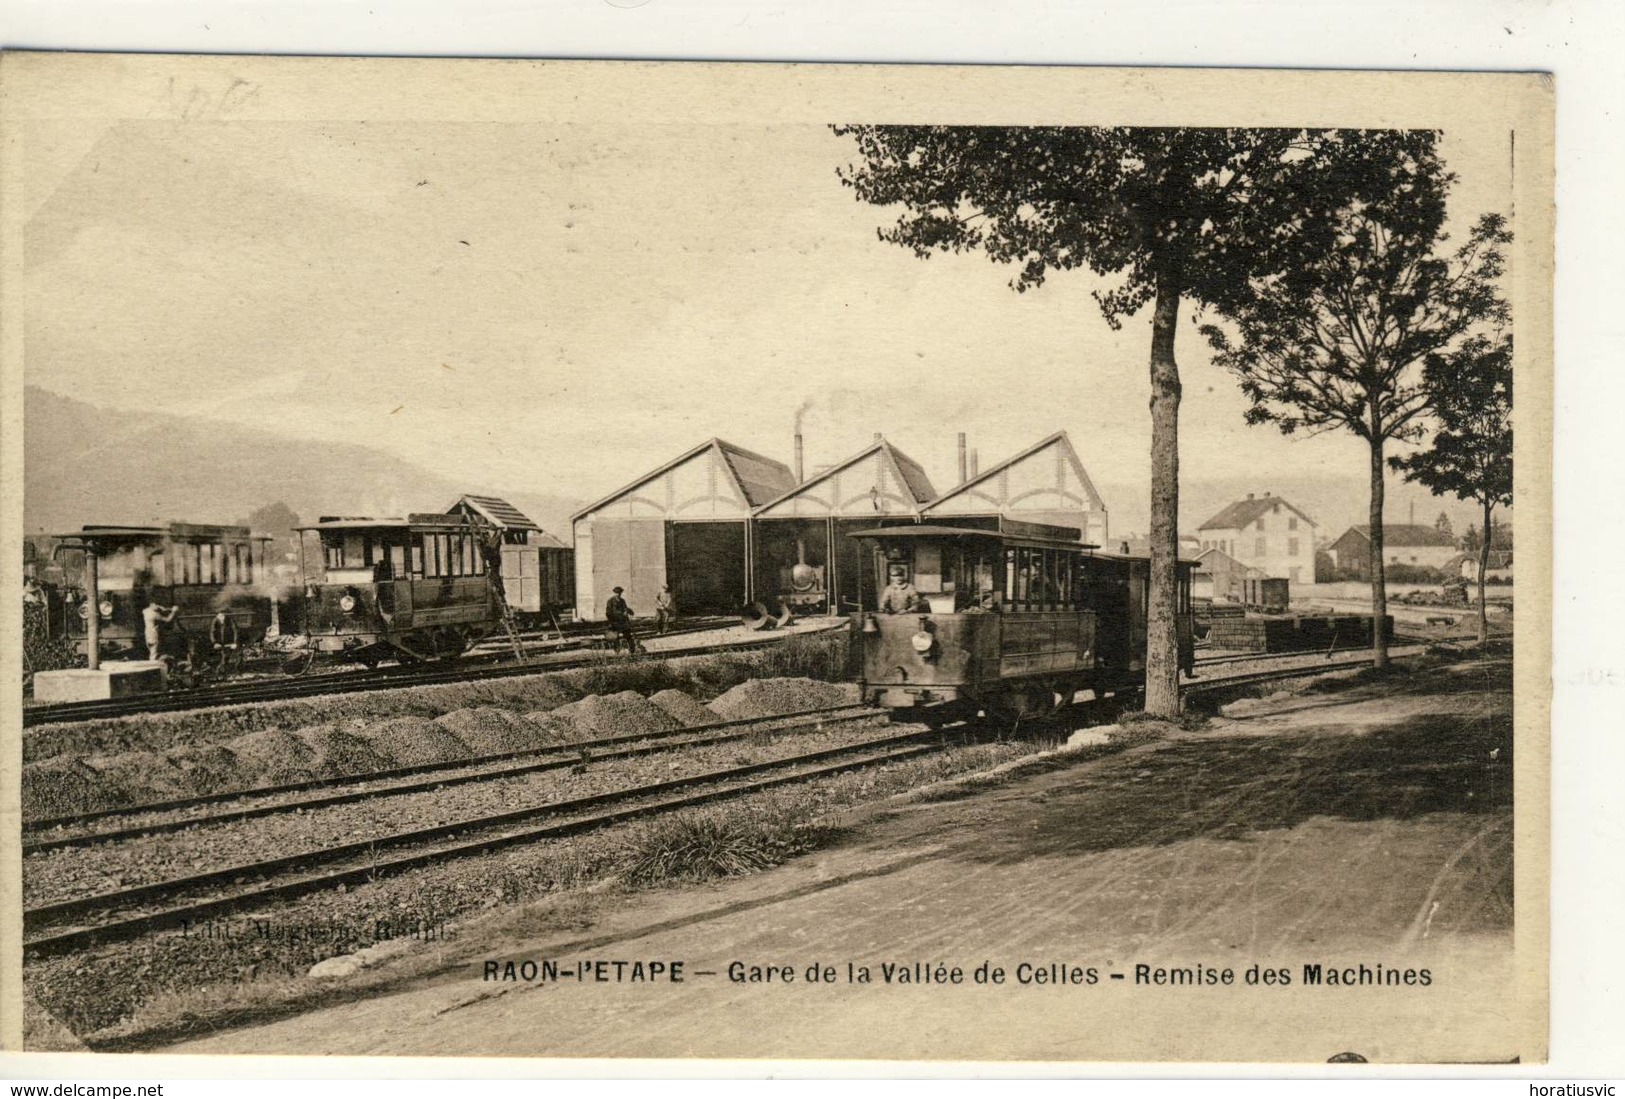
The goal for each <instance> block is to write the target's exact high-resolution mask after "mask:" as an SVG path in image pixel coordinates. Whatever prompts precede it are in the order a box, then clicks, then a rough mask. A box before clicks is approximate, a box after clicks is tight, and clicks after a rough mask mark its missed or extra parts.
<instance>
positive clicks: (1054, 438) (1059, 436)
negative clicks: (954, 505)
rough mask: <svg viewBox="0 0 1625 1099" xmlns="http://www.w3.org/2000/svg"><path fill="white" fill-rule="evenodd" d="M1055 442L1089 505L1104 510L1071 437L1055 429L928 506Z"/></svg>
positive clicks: (975, 484) (953, 495)
mask: <svg viewBox="0 0 1625 1099" xmlns="http://www.w3.org/2000/svg"><path fill="white" fill-rule="evenodd" d="M1056 442H1059V443H1060V444H1061V447H1062V452H1063V453H1064V454H1065V455H1066V460H1067V461H1068V462H1069V463H1070V464H1071V466H1072V471H1073V472H1074V473H1076V474H1077V476H1078V480H1079V482H1081V483H1082V485H1083V490H1084V492H1085V493H1087V494H1088V496H1089V506H1090V507H1091V508H1092V509H1094V510H1097V511H1105V510H1106V501H1105V500H1103V499H1102V498H1101V495H1100V492H1099V491H1098V490H1097V489H1096V488H1095V483H1094V482H1093V481H1091V480H1090V479H1089V474H1088V472H1087V471H1085V470H1084V468H1083V462H1082V461H1081V460H1080V459H1079V458H1078V451H1077V448H1076V447H1074V446H1073V445H1072V439H1071V437H1070V436H1069V435H1067V433H1066V432H1065V431H1057V432H1054V433H1053V434H1050V435H1046V436H1044V437H1043V438H1042V439H1040V440H1038V442H1036V443H1034V444H1033V445H1032V446H1030V447H1028V448H1027V449H1026V450H1023V451H1022V452H1021V453H1019V454H1016V455H1013V456H1011V457H1009V458H1006V459H1005V460H1004V461H1002V462H999V463H998V464H997V465H991V466H988V467H987V468H986V469H984V470H982V471H981V472H980V473H978V474H977V475H976V476H974V477H972V478H971V479H970V480H968V481H966V482H964V483H963V484H958V485H955V486H954V487H953V488H951V489H949V490H948V491H947V492H944V493H943V494H942V495H941V496H938V497H937V498H936V499H935V500H932V501H931V505H930V506H931V507H935V506H936V505H938V504H940V503H942V502H943V501H944V500H951V499H953V498H954V497H955V496H958V495H959V494H960V493H962V492H967V491H969V490H970V489H972V488H974V487H975V486H977V485H980V484H983V483H985V482H986V481H988V480H990V479H992V478H994V477H997V476H998V475H999V474H1001V473H1003V472H1004V471H1005V470H1007V469H1009V468H1010V467H1011V466H1014V465H1019V464H1021V463H1022V462H1024V461H1026V460H1027V459H1028V458H1031V457H1032V456H1033V455H1034V454H1037V453H1038V452H1039V451H1041V450H1043V449H1044V448H1045V447H1047V446H1050V445H1051V444H1053V443H1056Z"/></svg>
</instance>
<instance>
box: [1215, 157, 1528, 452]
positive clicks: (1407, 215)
mask: <svg viewBox="0 0 1625 1099" xmlns="http://www.w3.org/2000/svg"><path fill="white" fill-rule="evenodd" d="M1448 182H1449V177H1448V176H1443V175H1441V176H1439V177H1437V178H1436V179H1434V180H1432V181H1422V182H1421V183H1420V185H1419V186H1418V187H1415V188H1408V189H1402V190H1400V191H1397V192H1396V193H1395V194H1394V195H1392V196H1389V197H1388V198H1387V199H1385V200H1383V201H1380V202H1377V203H1361V204H1359V205H1356V206H1351V207H1350V208H1349V209H1348V210H1346V211H1344V213H1343V216H1342V218H1341V219H1340V222H1341V223H1340V225H1339V228H1338V231H1337V235H1336V239H1335V241H1334V243H1333V246H1332V247H1331V248H1329V249H1328V250H1327V251H1326V252H1325V253H1324V254H1323V256H1322V257H1321V258H1320V259H1319V260H1318V261H1317V262H1313V263H1309V264H1306V265H1304V266H1302V267H1300V268H1298V269H1295V270H1290V271H1286V272H1283V273H1280V274H1277V275H1271V276H1267V277H1265V278H1260V279H1254V280H1252V283H1251V285H1250V287H1249V292H1248V293H1247V294H1246V295H1245V296H1244V297H1243V298H1241V299H1240V300H1239V304H1237V305H1227V306H1225V307H1224V308H1223V312H1224V313H1225V315H1226V319H1227V320H1228V321H1229V322H1230V324H1231V325H1232V326H1233V328H1234V331H1235V335H1234V336H1232V334H1231V332H1230V331H1229V330H1227V328H1226V327H1225V326H1222V325H1219V324H1207V325H1204V326H1203V328H1202V332H1203V334H1204V335H1205V336H1206V337H1207V338H1208V341H1209V343H1210V344H1211V345H1212V347H1213V350H1214V353H1215V356H1214V357H1215V361H1216V362H1218V363H1219V364H1220V365H1222V366H1224V367H1227V368H1228V369H1230V370H1231V371H1233V372H1234V373H1235V374H1236V375H1237V376H1238V377H1239V378H1240V380H1241V387H1242V391H1243V392H1244V393H1245V394H1246V395H1247V397H1248V398H1249V399H1250V400H1251V401H1252V407H1251V408H1250V409H1248V412H1247V418H1248V421H1249V422H1251V423H1266V422H1274V423H1276V424H1278V425H1279V426H1280V428H1281V430H1282V431H1283V432H1287V433H1289V434H1290V433H1292V432H1295V431H1298V430H1300V429H1305V430H1308V431H1311V432H1318V431H1322V430H1327V429H1331V428H1342V429H1345V430H1348V431H1352V432H1354V433H1355V434H1356V435H1358V436H1360V437H1361V438H1362V439H1365V440H1367V441H1368V442H1370V441H1387V440H1390V439H1394V440H1412V439H1416V438H1420V436H1421V434H1422V427H1421V425H1420V424H1419V423H1418V422H1417V419H1418V417H1420V416H1421V415H1422V414H1423V412H1424V411H1425V410H1426V409H1427V406H1428V399H1429V393H1428V388H1427V386H1426V385H1425V384H1424V383H1423V380H1422V377H1421V375H1420V371H1419V369H1418V368H1419V367H1420V365H1421V364H1422V363H1423V362H1424V361H1425V360H1426V359H1427V358H1428V357H1429V356H1433V355H1438V354H1441V353H1443V352H1445V351H1446V350H1447V349H1449V348H1450V347H1451V346H1452V345H1453V344H1455V343H1456V342H1457V341H1458V340H1460V339H1462V338H1463V336H1464V335H1465V334H1466V333H1468V332H1469V331H1470V330H1471V329H1474V328H1476V327H1479V326H1482V325H1485V324H1494V325H1498V324H1504V323H1506V321H1507V320H1508V319H1509V314H1508V311H1507V306H1506V303H1505V301H1503V300H1502V298H1501V296H1500V294H1499V293H1498V291H1497V286H1496V283H1497V280H1498V279H1499V278H1500V276H1501V272H1502V268H1503V266H1504V253H1503V249H1504V247H1505V246H1506V245H1507V244H1508V243H1510V242H1511V240H1512V235H1511V233H1510V232H1508V231H1507V228H1506V223H1505V219H1503V218H1502V217H1501V216H1500V215H1498V214H1486V215H1485V216H1484V217H1482V218H1480V219H1479V221H1478V223H1477V224H1476V225H1475V226H1474V227H1473V230H1472V233H1471V234H1470V236H1469V238H1468V240H1467V242H1466V243H1465V244H1463V245H1462V246H1461V247H1460V248H1459V249H1457V250H1456V252H1455V254H1454V255H1453V256H1450V257H1445V256H1441V255H1440V254H1439V253H1438V251H1437V249H1438V247H1439V246H1440V245H1442V244H1444V243H1445V241H1446V240H1447V239H1448V238H1447V237H1446V235H1445V233H1444V229H1443V222H1444V201H1443V197H1444V191H1445V189H1446V187H1447V186H1448ZM1424 188H1425V190H1424ZM1428 191H1431V192H1432V193H1426V192H1428Z"/></svg>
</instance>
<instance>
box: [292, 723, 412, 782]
mask: <svg viewBox="0 0 1625 1099" xmlns="http://www.w3.org/2000/svg"><path fill="white" fill-rule="evenodd" d="M293 735H294V736H295V737H297V738H298V739H299V740H301V741H303V742H304V743H305V744H308V745H309V746H310V750H311V751H312V752H314V753H315V758H314V759H313V760H312V761H311V769H312V770H314V771H315V772H316V774H317V776H318V777H321V778H333V777H335V776H338V775H360V774H366V773H367V772H368V771H382V770H383V769H384V768H386V767H388V766H390V765H391V763H392V762H393V761H392V760H391V759H390V758H389V757H387V756H384V755H382V754H380V753H379V751H378V749H377V748H376V747H374V746H373V744H372V743H371V742H370V741H368V740H366V739H364V738H362V737H359V736H357V735H355V734H354V733H352V732H348V731H346V729H345V727H344V726H342V725H309V726H306V727H305V728H303V729H300V730H299V731H298V732H296V733H294V734H293Z"/></svg>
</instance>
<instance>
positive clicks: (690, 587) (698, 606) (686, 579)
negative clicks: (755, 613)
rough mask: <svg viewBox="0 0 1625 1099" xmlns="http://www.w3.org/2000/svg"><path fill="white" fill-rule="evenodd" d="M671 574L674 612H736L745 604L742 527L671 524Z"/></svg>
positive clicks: (739, 524) (717, 524) (711, 524)
mask: <svg viewBox="0 0 1625 1099" xmlns="http://www.w3.org/2000/svg"><path fill="white" fill-rule="evenodd" d="M671 575H672V594H673V595H675V596H676V597H677V613H679V614H736V613H738V611H739V608H740V607H742V606H743V605H744V603H745V524H744V523H673V524H672V528H671Z"/></svg>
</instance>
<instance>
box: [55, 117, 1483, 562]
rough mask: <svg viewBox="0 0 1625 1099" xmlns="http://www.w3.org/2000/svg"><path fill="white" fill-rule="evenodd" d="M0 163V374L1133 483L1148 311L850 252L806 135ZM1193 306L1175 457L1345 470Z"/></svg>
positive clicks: (223, 401)
mask: <svg viewBox="0 0 1625 1099" xmlns="http://www.w3.org/2000/svg"><path fill="white" fill-rule="evenodd" d="M1492 140H1493V135H1485V134H1482V133H1480V134H1478V135H1476V136H1474V135H1469V136H1463V135H1460V134H1447V135H1446V139H1445V145H1444V154H1445V157H1446V160H1447V162H1448V163H1450V164H1452V166H1457V165H1458V164H1471V165H1474V166H1475V167H1476V168H1477V169H1478V170H1476V171H1467V170H1466V169H1460V168H1459V169H1458V170H1459V171H1461V172H1462V173H1463V174H1462V178H1461V179H1460V181H1459V183H1458V185H1457V187H1456V191H1455V194H1454V196H1453V203H1452V224H1453V225H1454V226H1456V227H1457V236H1462V235H1464V227H1465V226H1466V224H1468V223H1469V222H1470V221H1471V220H1472V218H1474V217H1476V216H1477V214H1478V213H1480V212H1483V211H1486V210H1492V209H1493V210H1501V211H1505V210H1506V209H1507V202H1506V201H1505V196H1506V195H1507V194H1508V193H1509V191H1508V177H1507V174H1506V173H1505V171H1501V170H1494V168H1493V166H1494V165H1495V164H1503V165H1504V162H1505V161H1504V158H1503V157H1500V156H1499V155H1489V153H1490V152H1493V151H1494V150H1486V145H1487V144H1488V143H1490V142H1491V141H1492ZM25 155H26V156H28V157H29V161H28V165H29V167H28V171H27V173H26V178H27V180H28V190H27V192H26V200H27V202H28V204H29V216H28V219H27V224H26V230H25V238H24V249H25V264H26V317H25V321H26V323H25V364H26V365H25V369H26V380H27V381H28V383H29V384H32V385H36V386H40V387H42V388H45V389H48V390H52V391H54V392H57V393H60V394H63V395H65V396H70V397H75V398H78V399H80V400H85V401H89V402H91V403H93V404H97V405H101V406H103V407H111V408H119V407H130V408H141V409H147V410H153V411H168V412H176V413H182V414H189V415H196V416H206V417H210V418H213V419H219V420H224V421H227V422H231V423H239V424H243V425H247V426H252V427H256V428H265V429H270V430H276V431H282V432H285V433H288V434H292V435H296V436H306V437H314V438H320V439H324V440H329V441H343V442H355V443H361V444H364V445H367V446H372V447H376V448H379V449H382V450H384V451H387V452H389V453H392V454H394V455H397V456H399V457H400V458H402V459H404V460H407V461H410V462H414V463H417V464H419V465H423V466H426V467H430V468H432V469H435V470H436V471H438V472H441V473H443V474H445V475H447V476H450V477H453V478H455V479H458V480H461V481H464V482H466V483H468V484H470V485H478V486H480V487H481V488H484V489H488V490H523V491H530V492H544V493H557V494H562V495H570V496H578V497H581V498H596V497H598V496H600V495H602V494H604V493H605V492H607V491H609V490H611V489H613V488H615V487H617V486H619V485H621V484H622V483H624V482H626V481H628V480H631V479H632V478H634V477H636V476H638V475H639V474H641V473H642V472H644V471H647V470H649V469H651V468H653V467H655V466H656V465H658V464H660V463H662V462H664V461H666V460H668V459H670V458H671V457H674V456H675V455H677V454H679V453H681V452H683V451H685V450H687V449H689V448H690V447H692V446H694V445H695V444H696V443H698V442H700V441H703V440H704V439H706V438H709V437H711V436H713V435H715V436H720V437H722V438H724V439H727V440H729V441H731V442H734V443H737V444H739V445H742V446H744V447H747V448H750V449H753V450H757V451H760V452H762V453H765V454H767V455H769V456H771V457H776V458H779V459H780V460H783V461H786V462H788V461H789V460H790V457H791V452H792V446H791V435H792V431H793V423H794V421H795V416H796V410H797V408H798V407H805V408H806V413H805V416H804V433H805V436H806V450H807V466H808V469H809V471H810V470H812V469H815V468H816V467H818V466H820V465H824V464H827V463H831V462H834V461H837V460H839V459H841V458H844V457H846V456H847V455H849V454H851V453H853V452H854V451H856V450H858V449H860V448H861V447H862V446H864V445H865V444H866V443H867V442H868V441H869V439H870V437H871V436H872V434H873V433H874V432H877V431H878V432H883V433H885V435H886V436H887V437H888V438H889V439H891V440H892V441H893V442H894V443H895V444H897V445H898V446H899V447H901V448H902V449H903V450H904V451H905V452H907V453H909V454H911V455H912V456H913V457H915V458H916V459H918V460H920V461H921V462H922V463H924V464H925V466H926V467H927V469H928V470H929V471H931V473H932V474H933V476H934V477H935V478H936V480H937V481H938V487H939V488H941V487H946V485H947V484H949V483H951V481H952V476H951V474H952V471H953V469H954V462H955V433H956V432H959V431H964V432H966V433H967V434H968V436H969V439H970V445H971V446H973V447H975V448H976V449H977V450H978V452H979V457H980V460H981V463H982V465H983V466H984V467H985V466H987V465H990V464H992V463H993V462H994V461H996V460H998V459H1000V458H1002V457H1006V456H1008V455H1010V454H1013V453H1015V452H1016V451H1018V450H1020V449H1023V448H1024V447H1026V446H1027V445H1029V444H1030V443H1032V442H1034V441H1036V440H1037V439H1039V438H1041V437H1043V436H1044V435H1047V434H1048V433H1050V432H1052V431H1054V430H1057V429H1062V428H1064V429H1066V430H1067V431H1068V432H1069V433H1070V435H1071V438H1072V440H1073V442H1074V444H1075V445H1076V446H1077V449H1078V451H1079V453H1080V455H1081V457H1082V459H1083V462H1084V464H1085V466H1086V468H1087V469H1088V470H1089V472H1090V474H1091V475H1092V476H1093V478H1094V479H1095V480H1096V482H1097V483H1100V484H1102V485H1114V484H1115V485H1122V484H1131V485H1143V484H1146V483H1147V479H1148V476H1149V455H1148V450H1149V437H1150V418H1149V413H1148V409H1147V400H1148V395H1149V391H1148V382H1147V376H1146V366H1145V363H1146V358H1147V354H1148V349H1149V334H1150V329H1149V324H1150V319H1149V310H1144V311H1142V312H1141V313H1140V314H1139V315H1137V316H1135V317H1133V318H1130V319H1129V320H1128V321H1126V322H1125V323H1124V325H1123V327H1122V329H1121V330H1119V331H1113V330H1112V329H1110V328H1109V327H1108V326H1107V325H1106V323H1105V322H1104V321H1103V320H1102V318H1101V316H1100V312H1099V309H1098V307H1097V306H1096V305H1095V302H1094V300H1093V299H1092V297H1091V291H1093V290H1095V289H1098V288H1099V287H1100V286H1101V285H1102V283H1101V282H1100V281H1099V280H1097V279H1096V278H1095V277H1094V276H1092V275H1090V274H1089V273H1087V272H1082V271H1078V272H1069V273H1065V274H1062V275H1060V276H1057V277H1053V278H1051V279H1050V280H1049V281H1048V282H1047V283H1046V284H1045V285H1044V286H1043V287H1042V288H1040V289H1039V290H1037V291H1032V292H1028V293H1026V294H1017V293H1015V292H1014V291H1012V290H1011V289H1010V287H1009V280H1010V278H1011V276H1012V274H1013V272H1012V271H1011V269H1010V268H1008V267H1004V266H1000V265H997V264H994V263H991V262H990V261H989V260H988V259H987V258H986V257H985V256H982V255H980V254H971V255H963V256H941V255H939V256H934V257H932V258H931V259H929V260H928V261H922V260H920V259H918V258H916V257H914V256H913V255H912V254H911V253H909V252H906V251H905V250H903V249H901V248H898V247H896V246H893V245H887V244H883V243H882V242H880V241H879V240H878V239H877V236H876V229H877V227H878V226H880V225H882V224H885V223H886V222H888V221H889V220H890V219H891V217H892V216H893V215H891V214H889V213H888V212H887V211H883V210H880V209H877V208H874V207H871V206H867V205H864V204H861V203H859V202H857V201H856V200H855V199H854V197H853V195H852V192H851V191H850V190H848V189H846V188H844V187H843V186H842V185H841V183H840V181H839V179H838V178H837V175H836V170H837V168H839V167H841V166H844V165H846V164H848V163H850V161H851V160H852V159H853V156H854V150H853V146H852V144H851V142H850V139H846V138H841V137H838V136H836V135H834V134H833V133H832V132H831V131H830V130H829V129H828V128H827V127H823V126H810V125H801V124H795V125H776V126H775V125H754V124H753V125H740V124H691V123H683V124H657V123H644V124H625V123H617V124H583V123H563V124H560V123H548V124H541V123H510V122H492V123H466V122H456V123H451V122H410V123H366V122H356V121H340V122H332V123H322V122H303V121H301V122H269V121H252V122H207V121H205V122H197V121H191V122H188V121H181V122H177V121H167V120H166V121H148V120H139V119H126V120H121V121H116V122H111V123H104V122H81V121H74V120H61V121H52V122H43V123H40V124H38V125H37V126H36V128H34V129H33V130H31V131H30V141H29V144H28V146H27V148H26V150H25ZM1195 324H1196V321H1195V317H1194V314H1193V313H1192V311H1191V310H1190V309H1189V308H1187V309H1186V310H1185V311H1184V315H1183V316H1182V318H1181V331H1180V334H1179V337H1178V344H1177V353H1178V356H1179V359H1180V364H1181V370H1182V374H1183V380H1184V385H1185V400H1184V403H1183V405H1182V409H1181V425H1180V426H1181V457H1182V462H1183V464H1184V469H1185V471H1186V475H1187V476H1192V475H1195V476H1203V477H1212V478H1226V477H1236V476H1244V475H1246V476H1256V477H1257V478H1258V480H1259V490H1260V491H1263V490H1266V489H1268V488H1269V480H1268V479H1269V474H1270V472H1271V471H1275V470H1290V471H1292V473H1294V474H1296V475H1303V474H1307V473H1313V472H1315V471H1320V470H1324V471H1327V472H1335V473H1338V474H1352V475H1354V476H1359V475H1360V474H1361V472H1362V471H1363V470H1364V469H1365V463H1366V458H1365V451H1364V448H1363V444H1362V443H1360V442H1359V441H1358V440H1356V439H1354V438H1353V437H1352V436H1348V435H1342V434H1338V435H1327V436H1323V437H1320V438H1316V439H1307V440H1303V439H1288V438H1284V437H1282V436H1281V435H1280V434H1279V432H1278V431H1277V430H1276V429H1274V428H1273V427H1247V426H1246V425H1244V423H1243V421H1242V414H1243V412H1244V410H1245V407H1246V402H1245V401H1244V400H1243V398H1242V397H1241V394H1240V392H1239V390H1238V389H1237V387H1236V385H1235V382H1234V381H1233V380H1232V379H1231V378H1230V377H1229V376H1228V375H1225V374H1224V373H1222V372H1221V371H1219V370H1218V369H1216V368H1215V367H1213V366H1212V365H1211V364H1210V363H1209V362H1208V358H1207V354H1206V349H1205V345H1204V344H1203V342H1202V341H1201V338H1200V336H1199V335H1198V334H1197V332H1196V327H1195ZM160 458H161V456H160ZM1107 503H1108V506H1109V507H1110V508H1111V509H1112V512H1113V516H1114V519H1113V526H1114V530H1126V529H1130V528H1138V527H1141V526H1143V522H1144V520H1143V515H1144V512H1145V505H1144V501H1143V500H1142V499H1122V498H1115V499H1111V498H1109V499H1108V501H1107ZM1391 518H1393V519H1394V520H1395V521H1399V520H1402V518H1403V516H1394V515H1392V514H1391Z"/></svg>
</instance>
